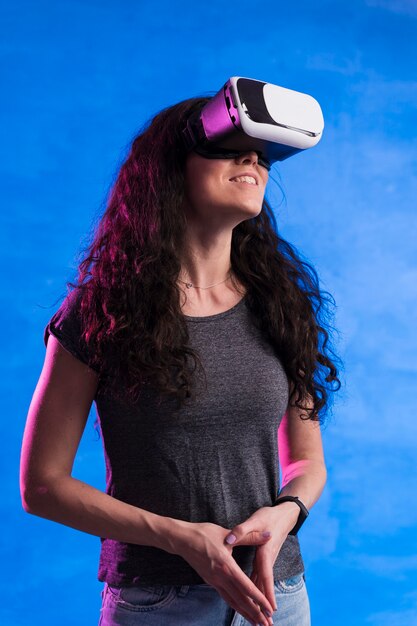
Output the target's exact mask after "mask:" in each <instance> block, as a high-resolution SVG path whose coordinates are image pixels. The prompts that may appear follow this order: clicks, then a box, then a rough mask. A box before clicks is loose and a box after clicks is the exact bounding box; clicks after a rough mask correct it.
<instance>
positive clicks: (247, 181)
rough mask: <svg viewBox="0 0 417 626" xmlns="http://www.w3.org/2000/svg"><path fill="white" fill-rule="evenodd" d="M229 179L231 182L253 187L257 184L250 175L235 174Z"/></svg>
mask: <svg viewBox="0 0 417 626" xmlns="http://www.w3.org/2000/svg"><path fill="white" fill-rule="evenodd" d="M229 181H230V182H231V183H241V184H243V185H251V186H253V187H257V186H258V183H257V182H256V180H255V178H253V177H252V176H236V178H230V179H229Z"/></svg>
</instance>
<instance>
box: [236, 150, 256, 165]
mask: <svg viewBox="0 0 417 626" xmlns="http://www.w3.org/2000/svg"><path fill="white" fill-rule="evenodd" d="M236 162H237V163H239V164H240V163H253V164H254V165H257V164H258V154H257V152H255V150H248V151H247V152H241V153H240V154H239V155H238V156H237V157H236Z"/></svg>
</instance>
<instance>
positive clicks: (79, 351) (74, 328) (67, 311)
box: [43, 290, 99, 373]
mask: <svg viewBox="0 0 417 626" xmlns="http://www.w3.org/2000/svg"><path fill="white" fill-rule="evenodd" d="M80 299H81V294H80V293H79V292H78V291H77V290H74V291H71V292H70V293H69V294H68V295H67V296H66V298H65V300H64V301H63V303H62V304H61V306H60V307H59V309H58V311H57V312H56V313H55V314H54V315H53V316H52V317H51V319H50V320H49V322H48V324H47V325H46V327H45V330H44V335H43V341H44V344H45V347H46V345H47V344H48V339H49V335H50V334H52V335H53V336H54V337H56V339H58V341H59V343H60V344H61V346H62V347H63V348H65V350H67V351H68V352H70V353H71V354H72V355H73V356H74V357H75V358H76V359H78V360H79V361H81V362H82V363H85V365H88V366H89V367H90V368H91V369H93V370H94V371H95V372H97V373H99V368H98V367H97V365H93V364H92V363H91V354H90V353H89V350H88V348H87V345H86V343H85V341H83V339H82V337H81V335H82V326H81V318H80V314H79V310H80V309H79V306H80Z"/></svg>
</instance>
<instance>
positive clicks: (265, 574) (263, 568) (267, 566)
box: [257, 553, 277, 611]
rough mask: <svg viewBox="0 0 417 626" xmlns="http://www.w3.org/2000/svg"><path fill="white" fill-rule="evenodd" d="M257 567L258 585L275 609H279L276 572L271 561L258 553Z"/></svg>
mask: <svg viewBox="0 0 417 626" xmlns="http://www.w3.org/2000/svg"><path fill="white" fill-rule="evenodd" d="M257 568H258V587H259V589H260V591H262V593H263V594H264V595H265V596H266V597H267V598H268V600H269V602H270V604H271V606H272V607H273V609H274V611H276V610H277V603H276V598H275V583H274V573H273V568H272V565H271V563H270V562H269V561H268V560H267V559H266V558H265V556H263V555H262V553H259V554H257Z"/></svg>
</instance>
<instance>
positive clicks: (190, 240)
mask: <svg viewBox="0 0 417 626" xmlns="http://www.w3.org/2000/svg"><path fill="white" fill-rule="evenodd" d="M207 100H208V99H207V98H192V99H189V100H185V101H184V102H180V103H179V104H177V105H175V106H172V107H169V108H167V109H166V110H163V111H162V112H160V113H159V114H158V115H157V116H156V117H155V118H154V119H153V120H152V121H151V123H150V124H149V125H148V127H147V128H146V129H145V130H144V131H143V132H142V133H141V134H139V135H138V136H137V137H136V139H135V140H134V141H133V144H132V147H131V151H130V154H129V156H128V158H127V160H126V162H125V163H124V164H123V165H122V167H121V170H120V172H119V175H118V178H117V180H116V183H115V185H114V188H113V190H112V194H111V196H110V199H109V203H108V206H107V209H106V211H105V214H104V216H103V217H102V219H101V221H100V223H99V225H98V228H97V230H96V233H95V235H94V238H93V241H92V243H91V245H90V246H89V247H88V249H87V254H85V258H84V260H83V261H82V262H81V263H80V266H79V274H78V280H77V282H76V284H73V283H68V285H69V286H71V287H72V288H73V290H72V291H71V292H70V293H69V294H68V296H67V298H66V300H65V301H64V303H63V305H62V306H61V308H60V309H59V310H58V311H57V313H56V314H55V315H54V316H53V317H52V319H51V320H50V322H49V324H48V326H47V327H46V329H45V343H46V344H47V352H46V358H45V363H44V367H43V370H42V373H41V376H40V379H39V382H38V385H37V387H36V390H35V392H34V396H33V399H32V402H31V405H30V409H29V413H28V419H27V425H26V429H25V435H24V441H23V448H22V463H21V490H22V501H23V506H24V508H25V510H26V511H28V512H30V513H33V514H35V515H40V516H42V517H45V518H48V519H51V520H55V521H57V522H60V523H63V524H66V525H68V526H72V527H74V528H77V529H79V530H82V531H84V532H88V533H91V534H93V535H97V536H99V537H101V541H102V547H101V554H100V565H99V580H101V581H103V582H104V583H105V585H104V589H103V593H102V597H103V605H102V610H101V616H100V624H101V626H113V625H115V624H120V625H129V626H134V625H141V624H144V625H145V624H146V625H148V626H156V625H158V626H163V625H164V624H181V626H226V625H230V624H232V623H233V626H237V625H239V626H241V625H243V624H247V623H251V624H262V625H264V626H266V625H268V624H272V623H273V619H275V623H278V624H282V625H285V626H293V625H297V626H303V625H307V624H309V623H310V618H309V603H308V596H307V591H306V587H305V580H304V565H303V561H302V557H301V554H300V550H299V543H298V539H297V536H296V534H290V533H292V532H294V528H295V527H296V526H297V524H299V521H300V520H301V515H302V512H301V510H300V509H302V508H303V507H306V508H307V509H310V508H311V507H312V506H313V504H314V503H315V502H316V501H317V499H318V498H319V496H320V494H321V492H322V490H323V487H324V484H325V480H326V469H325V463H324V457H323V449H322V442H321V434H320V419H321V418H322V416H323V415H324V411H325V410H326V407H327V405H328V400H329V391H333V390H335V389H336V388H338V385H339V384H340V383H339V380H338V378H337V371H336V368H335V365H334V360H331V357H332V356H333V353H331V352H330V350H329V347H328V332H327V330H326V328H325V325H324V322H323V321H322V318H323V315H322V310H323V306H322V305H323V304H324V303H325V301H326V299H325V297H324V295H323V293H321V292H320V290H319V287H318V280H317V276H316V274H315V272H314V270H313V269H312V268H311V267H310V266H309V265H307V264H306V263H304V262H302V261H301V260H300V259H299V258H298V256H297V254H296V252H295V250H294V249H293V248H292V247H291V246H290V245H289V244H288V243H287V242H285V241H284V240H283V239H282V238H280V237H279V236H278V235H277V233H276V225H275V221H274V218H273V214H272V211H271V209H270V207H269V205H268V203H267V202H266V201H265V199H264V193H265V187H266V184H267V181H268V167H267V165H268V164H267V163H265V162H264V161H262V160H261V161H260V160H259V156H258V154H257V153H256V152H247V153H237V154H236V156H235V157H232V158H206V157H205V156H202V155H201V154H197V153H196V152H190V153H187V151H186V149H185V147H184V146H183V143H182V140H181V129H182V128H183V127H184V124H185V123H186V120H187V119H188V116H189V115H190V114H192V113H193V112H194V111H197V110H199V109H201V107H202V106H203V105H204V104H205V103H206V102H207ZM48 339H49V340H48ZM93 401H95V403H96V408H97V413H98V416H99V421H100V427H101V433H102V436H103V445H104V451H105V458H106V478H107V487H106V493H102V492H101V491H99V490H97V489H95V488H93V487H91V486H89V485H87V484H85V483H83V482H81V481H79V480H77V479H75V478H73V477H72V476H71V470H72V466H73V461H74V457H75V454H76V450H77V447H78V444H79V441H80V438H81V436H82V432H83V429H84V427H85V423H86V420H87V417H88V414H89V411H90V408H91V405H92V403H93ZM278 426H279V431H278V441H277V430H278ZM278 455H279V460H280V463H281V470H282V481H281V485H280V484H279V470H278ZM280 487H281V490H280ZM279 490H280V491H279ZM278 491H279V495H280V497H282V496H291V497H292V499H291V498H290V499H289V500H285V501H280V502H279V503H278V504H277V505H276V504H275V502H276V499H277V494H278ZM297 499H298V500H297Z"/></svg>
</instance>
